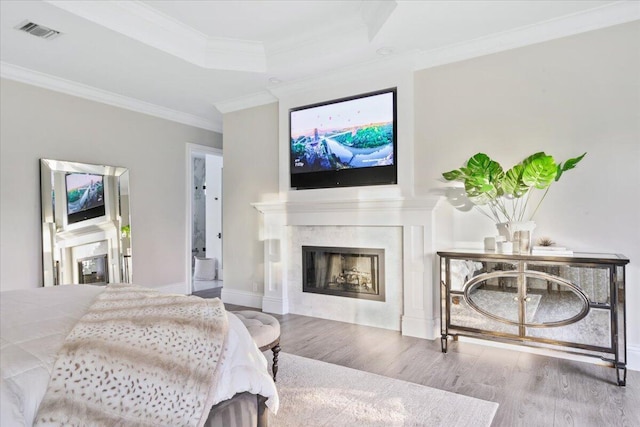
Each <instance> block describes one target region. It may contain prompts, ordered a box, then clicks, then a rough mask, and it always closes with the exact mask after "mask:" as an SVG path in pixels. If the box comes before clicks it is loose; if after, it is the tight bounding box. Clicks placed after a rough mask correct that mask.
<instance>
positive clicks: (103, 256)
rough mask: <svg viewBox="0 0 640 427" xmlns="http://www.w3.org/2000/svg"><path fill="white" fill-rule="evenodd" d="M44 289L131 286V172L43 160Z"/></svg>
mask: <svg viewBox="0 0 640 427" xmlns="http://www.w3.org/2000/svg"><path fill="white" fill-rule="evenodd" d="M40 189H41V204H42V271H43V280H44V286H55V285H63V284H83V283H91V284H95V285H105V284H107V283H119V282H131V274H132V271H131V266H132V262H131V261H132V258H131V225H130V224H131V218H130V211H129V171H128V170H127V169H126V168H122V167H116V166H102V165H91V164H86V163H75V162H66V161H60V160H50V159H41V160H40Z"/></svg>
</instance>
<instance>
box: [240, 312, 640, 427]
mask: <svg viewBox="0 0 640 427" xmlns="http://www.w3.org/2000/svg"><path fill="white" fill-rule="evenodd" d="M227 308H228V310H240V309H247V308H244V307H239V306H234V305H227ZM273 316H274V317H276V318H278V319H279V321H280V325H281V330H282V331H281V340H280V345H281V348H282V351H283V352H287V353H291V354H296V355H298V356H303V357H308V358H311V359H317V360H322V361H325V362H329V363H334V364H337V365H342V366H348V367H350V368H354V369H359V370H363V371H368V372H372V373H375V374H379V375H384V376H387V377H392V378H397V379H400V380H404V381H410V382H413V383H417V384H423V385H426V386H429V387H434V388H437V389H440V390H447V391H451V392H453V393H459V394H463V395H466V396H472V397H476V398H479V399H484V400H489V401H492V402H497V403H499V404H500V407H499V408H498V412H497V414H496V417H495V418H494V421H493V424H492V426H495V427H498V426H500V427H502V426H508V427H512V426H527V427H530V426H544V427H551V426H576V427H590V426H594V427H603V426H634V427H638V426H640V372H637V371H628V374H627V386H626V387H619V386H617V385H616V375H615V370H614V369H612V368H609V367H606V366H600V365H596V364H592V363H588V362H578V361H573V360H566V359H561V358H556V357H549V356H543V355H537V354H531V353H527V352H521V351H514V350H507V349H501V348H495V347H489V346H486V345H479V344H475V343H470V342H463V341H458V342H455V343H452V342H450V344H449V351H448V353H446V354H444V353H442V352H441V351H440V341H439V340H434V341H429V340H423V339H418V338H411V337H404V336H402V335H400V333H399V332H397V331H390V330H386V329H379V328H373V327H368V326H359V325H353V324H350V323H343V322H335V321H331V320H324V319H318V318H313V317H307V316H299V315H295V314H286V315H282V316H279V315H273ZM270 354H271V353H270V352H268V354H267V353H265V355H266V356H268V357H267V359H269V360H270V357H269V356H270ZM279 368H280V370H284V369H287V367H286V366H282V365H280V367H279Z"/></svg>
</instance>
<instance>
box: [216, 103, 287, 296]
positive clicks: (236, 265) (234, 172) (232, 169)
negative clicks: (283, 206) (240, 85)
mask: <svg viewBox="0 0 640 427" xmlns="http://www.w3.org/2000/svg"><path fill="white" fill-rule="evenodd" d="M223 126H224V129H225V131H224V147H225V149H224V169H223V173H222V175H223V178H222V182H223V186H224V188H223V190H222V194H224V203H223V208H222V218H223V221H222V227H223V232H222V235H223V236H224V238H223V239H222V245H223V248H222V251H223V254H224V255H223V256H224V270H223V280H224V288H225V289H224V292H227V291H229V292H258V293H262V291H263V285H264V283H263V282H264V272H263V269H264V264H263V254H264V250H263V247H262V242H261V241H260V229H259V223H260V214H259V213H258V211H256V210H255V209H254V208H253V207H252V206H251V205H250V203H254V202H258V201H261V200H262V199H263V198H264V196H265V195H267V194H273V193H277V192H278V104H269V105H264V106H261V107H255V108H250V109H247V110H242V111H237V112H234V113H228V114H225V115H224V122H223Z"/></svg>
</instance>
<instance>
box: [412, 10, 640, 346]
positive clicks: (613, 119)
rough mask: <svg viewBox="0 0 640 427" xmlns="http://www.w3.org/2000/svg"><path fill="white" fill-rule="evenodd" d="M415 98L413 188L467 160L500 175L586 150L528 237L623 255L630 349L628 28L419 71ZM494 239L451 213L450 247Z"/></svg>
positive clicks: (635, 84)
mask: <svg viewBox="0 0 640 427" xmlns="http://www.w3.org/2000/svg"><path fill="white" fill-rule="evenodd" d="M415 90H416V94H415V122H416V124H418V125H417V126H416V147H415V171H416V183H419V184H421V186H422V188H421V190H422V191H430V190H433V187H436V186H439V185H440V184H439V183H438V182H437V179H438V178H439V177H440V173H442V172H445V171H448V170H451V169H455V168H457V167H459V166H461V165H462V163H463V162H464V161H465V160H466V159H468V158H469V157H470V156H471V155H473V154H475V153H477V152H485V153H487V154H489V155H490V156H492V157H494V158H495V159H497V160H498V161H500V163H501V164H502V165H503V166H504V167H511V166H512V165H513V164H514V163H516V162H518V161H519V160H521V159H522V158H524V157H526V156H527V155H529V154H533V153H535V152H537V151H545V152H547V153H549V154H552V155H554V157H556V159H558V160H565V159H567V158H569V157H574V156H577V155H579V154H582V153H583V152H585V151H586V152H588V154H587V156H586V157H585V159H584V160H583V161H582V162H581V163H580V164H579V165H578V166H577V168H576V169H574V170H571V171H568V172H567V173H566V175H564V176H563V177H562V179H561V180H560V181H559V182H557V183H554V184H553V186H552V187H551V189H550V191H549V193H548V195H547V197H546V199H545V200H544V202H543V204H542V206H541V208H540V210H539V211H538V214H536V217H535V221H536V223H537V228H536V230H535V231H534V238H536V236H537V237H540V236H550V237H551V238H552V239H553V240H555V241H556V242H558V243H560V244H562V245H565V246H567V247H570V248H572V249H574V250H582V251H591V252H613V253H622V254H624V255H626V256H627V257H629V258H630V259H631V264H630V265H629V266H628V268H627V275H628V277H627V279H628V280H627V283H628V288H627V298H628V299H627V301H628V302H627V304H628V307H629V308H630V309H629V311H628V313H629V314H628V316H629V317H628V319H627V325H629V326H628V332H629V337H628V338H629V341H630V342H631V343H634V344H636V345H638V344H640V316H639V315H638V313H639V312H638V311H637V310H635V309H634V307H636V306H638V304H640V288H639V287H638V286H637V283H638V281H640V267H639V266H640V222H639V221H638V220H639V219H640V23H638V22H635V23H630V24H624V25H619V26H615V27H611V28H608V29H603V30H599V31H593V32H589V33H585V34H581V35H577V36H572V37H567V38H563V39H559V40H555V41H550V42H547V43H541V44H537V45H533V46H528V47H524V48H520V49H515V50H511V51H507V52H503V53H498V54H494V55H489V56H484V57H480V58H476V59H472V60H468V61H463V62H458V63H455V64H449V65H446V66H441V67H437V68H432V69H427V70H423V71H419V72H417V73H416V75H415ZM494 234H495V228H494V225H493V223H492V222H491V221H490V220H488V219H486V218H485V217H483V216H481V215H478V214H475V213H471V212H459V213H456V218H455V239H456V240H457V241H471V242H473V241H475V242H478V241H482V238H483V237H484V236H489V235H494Z"/></svg>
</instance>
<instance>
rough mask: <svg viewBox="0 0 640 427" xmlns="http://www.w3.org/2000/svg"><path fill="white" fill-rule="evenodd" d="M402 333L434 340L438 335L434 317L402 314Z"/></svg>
mask: <svg viewBox="0 0 640 427" xmlns="http://www.w3.org/2000/svg"><path fill="white" fill-rule="evenodd" d="M402 335H406V336H409V337H416V338H424V339H428V340H434V339H436V337H438V336H439V334H438V332H437V323H436V319H422V318H418V317H409V316H402Z"/></svg>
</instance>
